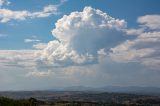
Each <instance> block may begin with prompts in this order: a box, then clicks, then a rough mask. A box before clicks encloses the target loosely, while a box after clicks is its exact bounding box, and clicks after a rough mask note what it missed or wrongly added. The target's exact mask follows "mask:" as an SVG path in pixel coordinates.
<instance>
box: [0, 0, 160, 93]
mask: <svg viewBox="0 0 160 106" xmlns="http://www.w3.org/2000/svg"><path fill="white" fill-rule="evenodd" d="M159 4H160V1H158V0H23V1H22V0H0V90H1V91H6V90H46V89H54V88H60V87H69V86H87V87H103V86H109V85H112V86H154V87H160V82H159V80H160V77H159V76H160V21H159V20H160V6H159Z"/></svg>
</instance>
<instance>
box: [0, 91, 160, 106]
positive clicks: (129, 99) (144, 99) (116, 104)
mask: <svg viewBox="0 0 160 106" xmlns="http://www.w3.org/2000/svg"><path fill="white" fill-rule="evenodd" d="M25 94H26V93H25ZM44 94H45V93H43V96H41V97H37V96H34V98H28V99H27V98H26V99H22V98H17V99H15V96H14V99H9V98H7V97H0V106H160V97H159V96H146V95H136V94H125V93H93V92H92V93H87V92H63V93H62V92H61V93H60V92H56V93H51V92H50V93H47V94H46V95H44ZM34 95H35V93H34ZM32 97H33V95H32ZM35 98H36V99H35Z"/></svg>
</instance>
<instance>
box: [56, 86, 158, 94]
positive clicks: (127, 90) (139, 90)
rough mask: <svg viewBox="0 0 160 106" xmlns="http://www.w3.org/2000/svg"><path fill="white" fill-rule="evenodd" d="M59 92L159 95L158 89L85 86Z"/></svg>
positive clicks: (63, 89) (67, 88)
mask: <svg viewBox="0 0 160 106" xmlns="http://www.w3.org/2000/svg"><path fill="white" fill-rule="evenodd" d="M58 90H60V91H96V92H116V93H134V94H147V95H160V87H139V86H127V87H122V86H105V87H100V88H92V87H85V86H72V87H66V88H62V89H58Z"/></svg>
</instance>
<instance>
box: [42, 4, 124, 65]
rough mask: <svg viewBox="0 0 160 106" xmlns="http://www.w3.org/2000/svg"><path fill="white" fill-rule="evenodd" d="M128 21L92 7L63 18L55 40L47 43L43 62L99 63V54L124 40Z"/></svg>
mask: <svg viewBox="0 0 160 106" xmlns="http://www.w3.org/2000/svg"><path fill="white" fill-rule="evenodd" d="M125 28H126V22H125V21H124V20H120V19H115V18H112V17H111V16H109V15H108V14H106V13H104V12H102V11H100V10H98V9H93V8H92V7H85V8H84V9H83V11H82V12H77V11H76V12H72V13H71V14H70V15H68V16H67V15H64V16H63V17H62V18H61V19H59V20H58V21H57V23H56V27H55V28H54V29H53V30H52V34H53V36H54V37H55V38H56V40H54V41H51V42H49V43H48V46H47V47H46V48H45V49H44V50H43V52H42V53H41V61H45V62H48V63H50V64H53V65H56V66H68V65H83V64H90V63H96V62H97V59H98V58H97V57H98V55H99V53H100V52H99V51H102V49H103V50H104V51H105V52H108V51H109V49H110V48H111V47H114V46H115V45H117V44H118V43H119V42H121V41H122V40H123V39H124V37H123V36H124V35H125V34H124V29H125Z"/></svg>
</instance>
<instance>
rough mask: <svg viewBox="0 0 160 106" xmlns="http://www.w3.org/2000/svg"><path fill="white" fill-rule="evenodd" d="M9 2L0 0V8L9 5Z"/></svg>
mask: <svg viewBox="0 0 160 106" xmlns="http://www.w3.org/2000/svg"><path fill="white" fill-rule="evenodd" d="M9 4H10V2H9V1H8V0H0V8H1V7H2V6H3V5H9Z"/></svg>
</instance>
